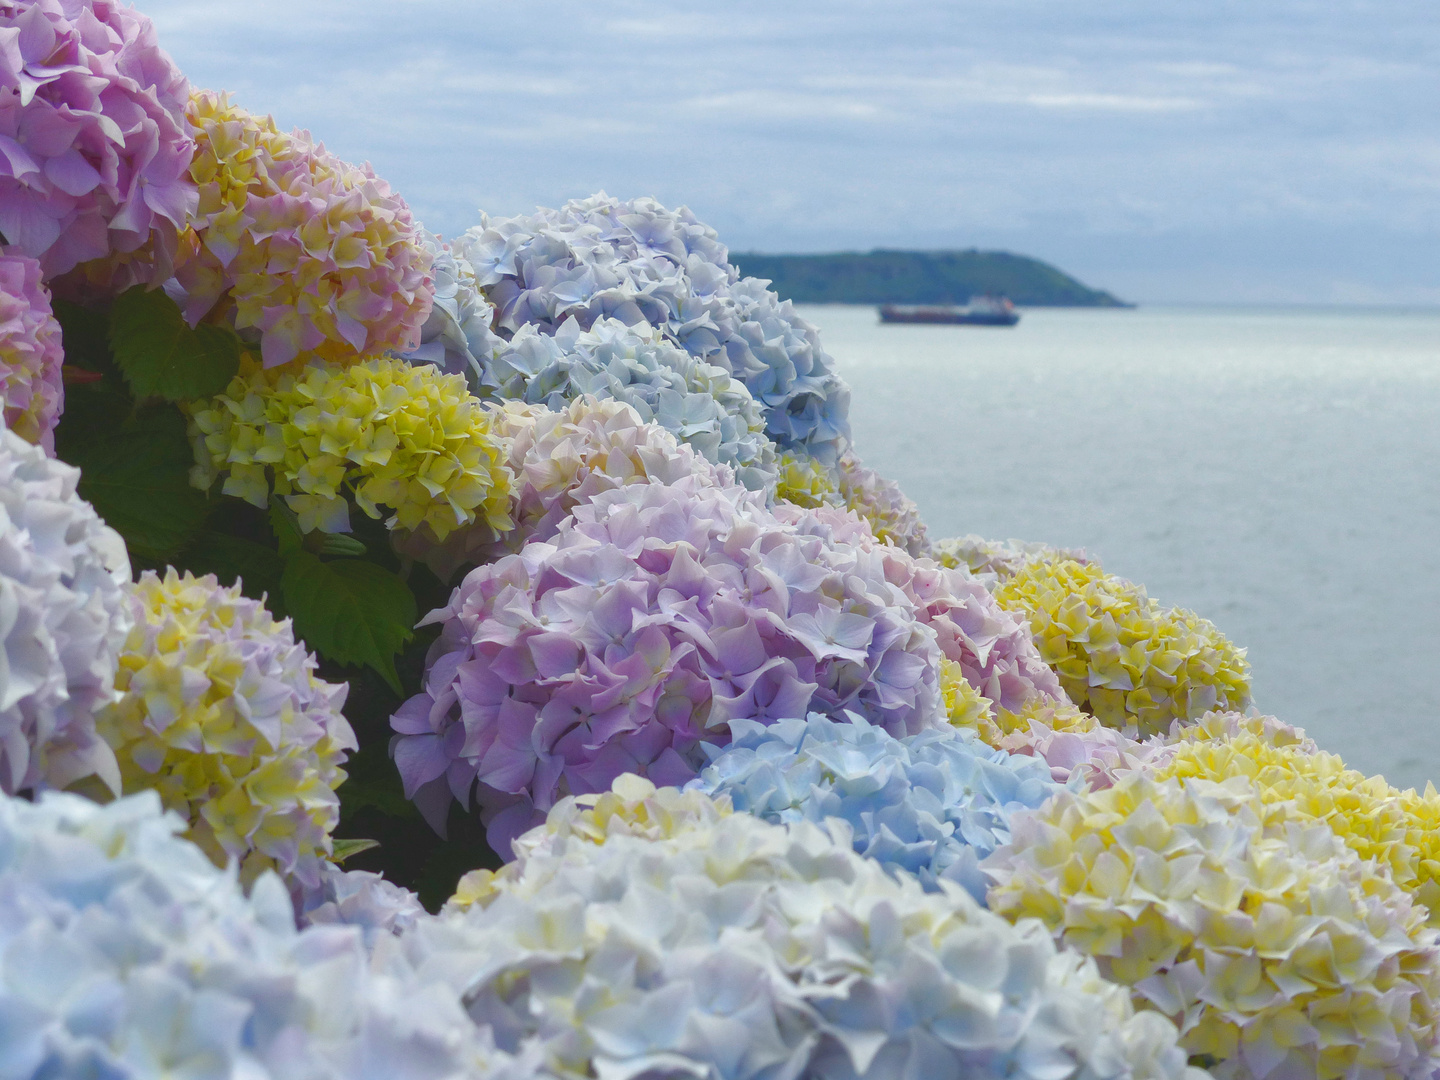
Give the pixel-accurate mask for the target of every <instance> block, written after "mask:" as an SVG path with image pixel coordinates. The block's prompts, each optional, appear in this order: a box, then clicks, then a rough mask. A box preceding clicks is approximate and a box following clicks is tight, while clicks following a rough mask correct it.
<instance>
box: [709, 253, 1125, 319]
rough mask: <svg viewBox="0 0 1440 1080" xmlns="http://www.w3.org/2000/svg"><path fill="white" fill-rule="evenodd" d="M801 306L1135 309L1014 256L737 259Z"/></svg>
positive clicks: (751, 274) (1036, 261) (1047, 266)
mask: <svg viewBox="0 0 1440 1080" xmlns="http://www.w3.org/2000/svg"><path fill="white" fill-rule="evenodd" d="M730 261H731V262H732V263H734V264H735V265H736V266H738V267H739V268H740V273H742V274H744V275H745V276H746V277H760V278H769V279H770V280H771V281H772V282H773V283H774V284H773V286H772V287H773V288H774V289H775V291H776V292H778V293H779V294H780V296H781V297H782V298H783V299H786V300H794V301H795V302H796V303H797V304H949V303H954V304H963V303H964V302H965V301H966V300H968V299H969V298H970V297H972V296H978V295H981V294H983V293H993V294H995V295H999V296H1008V297H1009V298H1010V299H1011V300H1012V301H1014V302H1015V303H1017V304H1022V305H1029V306H1032V307H1129V306H1131V305H1129V304H1126V303H1125V302H1124V301H1122V300H1117V299H1116V298H1115V297H1113V296H1111V295H1110V294H1109V293H1107V292H1102V291H1101V290H1099V289H1092V288H1089V287H1088V286H1086V285H1082V284H1081V283H1080V282H1078V281H1076V280H1075V279H1074V278H1072V277H1071V276H1070V275H1069V274H1065V273H1062V272H1061V271H1059V270H1057V269H1055V267H1053V266H1051V265H1050V264H1049V263H1043V262H1041V261H1040V260H1039V259H1031V258H1027V257H1026V256H1024V255H1012V254H1010V253H1009V252H1008V251H976V250H973V249H972V250H970V251H884V250H877V251H871V252H868V253H862V252H858V251H857V252H841V253H839V254H835V255H757V254H753V253H752V254H745V255H736V254H732V255H731V256H730Z"/></svg>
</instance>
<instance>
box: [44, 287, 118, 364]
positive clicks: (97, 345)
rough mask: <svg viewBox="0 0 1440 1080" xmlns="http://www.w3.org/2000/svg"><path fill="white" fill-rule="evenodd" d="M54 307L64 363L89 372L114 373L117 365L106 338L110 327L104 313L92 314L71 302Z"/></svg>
mask: <svg viewBox="0 0 1440 1080" xmlns="http://www.w3.org/2000/svg"><path fill="white" fill-rule="evenodd" d="M51 307H52V309H53V310H54V312H55V319H56V321H57V322H59V324H60V341H61V344H62V347H63V348H64V349H65V363H67V364H72V365H74V366H75V367H80V368H84V369H85V370H86V371H100V372H103V371H109V370H113V367H114V361H113V359H112V358H111V356H110V343H109V340H108V339H107V337H106V332H107V328H108V325H109V323H108V320H107V319H106V317H105V315H104V313H102V312H99V311H91V310H90V309H89V308H83V307H81V306H80V305H79V304H72V303H70V302H69V301H68V300H59V299H56V300H52V301H51Z"/></svg>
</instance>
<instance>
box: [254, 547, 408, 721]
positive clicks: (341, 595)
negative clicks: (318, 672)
mask: <svg viewBox="0 0 1440 1080" xmlns="http://www.w3.org/2000/svg"><path fill="white" fill-rule="evenodd" d="M280 584H281V590H282V592H283V593H284V596H285V607H286V610H288V611H289V612H290V617H291V618H292V619H293V620H294V621H295V633H296V634H297V635H298V636H299V637H301V638H303V639H304V640H305V643H306V644H307V645H309V646H310V648H312V649H315V650H316V651H317V652H319V653H320V655H321V656H324V657H325V658H326V659H329V660H333V661H335V662H336V663H340V664H364V665H366V666H368V667H371V668H374V669H375V670H376V671H377V672H379V673H380V675H381V676H382V677H383V678H384V679H385V681H386V682H387V683H388V684H389V685H390V688H391V689H392V690H394V691H395V692H396V693H397V694H400V693H403V692H404V691H403V690H402V689H401V686H400V677H399V676H398V675H397V674H396V673H395V655H396V654H397V653H398V652H399V651H400V650H401V648H403V647H404V645H405V642H407V641H409V640H410V638H411V637H412V636H413V634H414V630H413V628H414V626H415V620H416V617H417V616H416V611H415V597H414V595H413V594H412V593H411V592H410V586H408V585H406V584H405V582H403V581H402V580H400V578H399V577H397V576H396V575H394V574H392V573H391V572H390V571H389V570H386V569H384V568H382V567H379V566H376V565H375V564H374V563H371V562H365V561H363V560H360V559H335V560H334V561H332V562H322V561H321V560H320V559H319V558H318V557H317V556H315V555H312V554H311V553H310V552H308V551H305V550H303V549H302V550H297V551H295V552H293V553H292V554H291V555H290V556H289V557H288V558H287V559H286V560H285V573H284V575H283V576H282V578H281V583H280Z"/></svg>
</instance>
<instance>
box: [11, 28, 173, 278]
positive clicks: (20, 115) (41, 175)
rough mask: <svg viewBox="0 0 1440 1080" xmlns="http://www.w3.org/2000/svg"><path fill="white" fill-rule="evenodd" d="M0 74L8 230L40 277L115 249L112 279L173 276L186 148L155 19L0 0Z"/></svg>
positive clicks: (169, 67)
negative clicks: (33, 262) (35, 263)
mask: <svg viewBox="0 0 1440 1080" xmlns="http://www.w3.org/2000/svg"><path fill="white" fill-rule="evenodd" d="M0 86H4V87H5V88H6V92H5V93H4V94H3V95H0V233H3V234H4V241H3V242H4V243H7V244H9V245H11V247H12V248H13V249H14V250H17V251H20V252H23V253H25V254H26V255H29V256H30V257H31V258H33V259H37V260H39V262H40V266H41V268H42V270H43V272H44V275H45V277H46V279H47V280H48V279H50V278H52V277H54V276H56V275H58V274H63V273H65V272H66V271H68V270H70V269H71V268H73V267H75V266H76V265H77V264H80V263H84V262H87V261H89V260H92V259H100V258H104V257H106V256H110V255H112V254H114V255H117V256H120V260H119V261H120V263H121V264H123V265H121V266H120V267H118V268H117V269H116V271H115V275H114V279H113V281H112V283H111V284H112V287H113V288H115V289H116V290H117V291H118V290H120V289H124V288H126V287H128V286H129V285H130V284H132V283H134V282H136V281H163V280H164V279H165V278H167V277H169V276H170V267H171V266H172V265H173V262H174V256H175V250H176V244H177V241H178V237H179V232H180V230H181V229H183V228H184V227H185V223H186V220H187V218H188V216H189V215H190V214H192V213H194V212H195V208H196V205H197V199H198V196H197V193H196V188H195V184H194V182H193V181H192V180H191V178H190V174H189V167H190V159H191V156H192V155H193V153H194V150H195V147H194V143H192V142H191V140H190V136H189V133H188V130H187V128H186V124H185V100H186V95H187V94H188V92H189V89H188V85H187V83H186V82H185V78H184V76H182V75H181V74H180V72H179V70H178V69H177V68H176V67H175V65H174V64H173V63H171V61H170V58H169V57H168V56H166V55H165V53H164V52H162V51H161V49H160V47H159V46H158V45H157V44H156V41H155V27H154V25H153V24H152V23H151V22H150V20H149V19H147V18H146V17H145V16H144V15H141V14H140V13H139V12H137V11H135V10H134V9H132V8H129V7H126V6H124V5H122V4H120V3H118V2H115V0H6V2H4V3H0ZM142 248H144V249H145V250H144V251H143V252H141V249H142ZM132 254H134V255H136V256H137V257H136V258H135V259H134V260H130V259H128V258H126V256H129V255H132Z"/></svg>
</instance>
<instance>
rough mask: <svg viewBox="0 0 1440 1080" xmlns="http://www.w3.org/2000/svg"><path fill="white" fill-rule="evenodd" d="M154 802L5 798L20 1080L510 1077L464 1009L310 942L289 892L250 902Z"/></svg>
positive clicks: (335, 947)
mask: <svg viewBox="0 0 1440 1080" xmlns="http://www.w3.org/2000/svg"><path fill="white" fill-rule="evenodd" d="M181 828H183V823H182V822H181V821H180V819H179V818H178V817H177V816H175V815H172V814H163V813H162V812H161V809H160V800H159V798H158V796H156V795H155V793H154V792H143V793H141V794H139V795H134V796H130V797H128V798H124V799H120V800H118V801H116V802H113V803H110V804H109V805H106V806H98V805H96V804H94V803H91V802H89V801H87V800H85V799H82V798H80V797H79V796H76V795H69V794H55V793H51V794H48V795H46V796H44V797H43V798H42V799H41V800H40V802H39V803H37V804H31V803H28V802H24V801H22V800H19V799H11V798H8V797H3V796H0V1075H3V1076H5V1077H6V1080H101V1078H103V1080H152V1078H155V1077H162V1076H165V1077H176V1078H189V1080H211V1078H214V1080H271V1078H273V1080H300V1078H305V1080H309V1078H315V1080H320V1078H338V1077H344V1078H345V1080H442V1078H446V1080H448V1078H453V1080H461V1078H465V1080H470V1078H472V1077H488V1078H490V1080H500V1078H502V1077H504V1078H506V1080H510V1078H514V1080H520V1078H521V1077H534V1076H536V1075H537V1073H536V1070H535V1067H534V1063H533V1061H532V1060H531V1059H530V1058H526V1057H524V1056H523V1055H524V1051H522V1055H521V1057H519V1058H516V1057H512V1056H511V1055H508V1054H504V1053H501V1052H497V1051H496V1050H495V1049H494V1047H493V1044H492V1043H491V1041H490V1035H489V1032H488V1031H486V1030H484V1029H483V1028H479V1027H477V1026H476V1025H475V1024H474V1023H473V1022H472V1021H471V1020H470V1019H469V1017H468V1016H466V1014H465V1012H464V1010H463V1009H462V1008H461V1005H460V1002H459V999H458V995H456V994H454V993H452V992H450V991H448V990H447V989H446V988H444V987H443V986H440V985H438V984H425V983H422V982H420V981H418V980H417V978H416V976H415V972H414V971H413V969H412V968H411V967H410V966H409V965H408V963H407V962H406V961H405V959H404V957H403V955H402V954H401V952H400V949H399V947H398V942H397V941H395V940H393V939H392V940H389V941H386V942H383V943H382V946H383V947H381V946H377V948H376V949H375V951H374V954H373V955H372V954H371V953H370V952H369V951H368V950H367V949H366V948H365V945H364V942H363V939H362V935H361V933H360V931H359V930H357V929H355V928H352V927H336V926H327V927H316V928H311V929H307V930H303V931H297V930H296V927H295V917H294V911H293V909H292V907H291V900H290V897H289V895H288V894H287V893H286V891H285V888H284V886H283V885H281V884H280V879H279V878H277V877H276V876H275V875H274V874H266V875H264V876H262V877H261V878H260V879H259V880H257V881H256V883H255V886H254V888H253V890H252V892H251V894H250V896H248V897H247V896H246V895H245V894H244V892H243V891H242V890H241V888H240V884H239V881H238V880H237V878H236V875H235V872H234V870H233V868H232V869H231V870H229V871H226V870H220V869H217V868H216V867H215V866H214V864H212V863H211V862H210V860H209V859H208V858H207V857H206V856H205V855H204V853H202V852H201V851H200V849H199V848H197V847H195V846H194V845H193V844H190V843H188V842H186V841H183V840H180V839H179V838H177V837H176V836H175V835H174V834H175V833H176V832H177V831H178V830H180V829H181Z"/></svg>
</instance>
